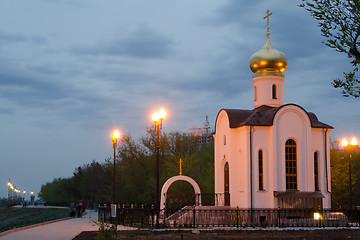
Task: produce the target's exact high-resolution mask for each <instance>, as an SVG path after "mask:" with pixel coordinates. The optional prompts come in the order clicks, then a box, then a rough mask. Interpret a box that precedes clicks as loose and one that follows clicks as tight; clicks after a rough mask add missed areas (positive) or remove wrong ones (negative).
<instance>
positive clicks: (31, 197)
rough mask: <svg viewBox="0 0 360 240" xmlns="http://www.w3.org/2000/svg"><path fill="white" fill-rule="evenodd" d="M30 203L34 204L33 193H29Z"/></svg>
mask: <svg viewBox="0 0 360 240" xmlns="http://www.w3.org/2000/svg"><path fill="white" fill-rule="evenodd" d="M30 202H31V203H34V202H35V196H34V191H31V192H30Z"/></svg>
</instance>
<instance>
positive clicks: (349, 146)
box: [341, 137, 359, 209]
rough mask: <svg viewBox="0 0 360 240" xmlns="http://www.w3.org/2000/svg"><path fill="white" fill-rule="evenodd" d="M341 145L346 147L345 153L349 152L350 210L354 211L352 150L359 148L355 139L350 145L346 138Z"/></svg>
mask: <svg viewBox="0 0 360 240" xmlns="http://www.w3.org/2000/svg"><path fill="white" fill-rule="evenodd" d="M341 145H342V146H343V147H344V151H345V150H346V149H348V150H349V208H351V209H352V198H353V196H352V181H351V149H353V148H357V147H359V145H358V143H357V140H356V139H355V138H354V137H353V138H352V139H351V141H350V144H349V143H348V141H347V140H346V139H345V138H344V139H343V140H342V142H341Z"/></svg>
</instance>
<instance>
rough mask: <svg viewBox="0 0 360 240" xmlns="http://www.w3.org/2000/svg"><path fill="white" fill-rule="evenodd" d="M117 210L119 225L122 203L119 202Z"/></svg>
mask: <svg viewBox="0 0 360 240" xmlns="http://www.w3.org/2000/svg"><path fill="white" fill-rule="evenodd" d="M116 211H117V213H116V214H117V215H116V217H117V225H119V224H120V213H121V204H118V207H117V209H116Z"/></svg>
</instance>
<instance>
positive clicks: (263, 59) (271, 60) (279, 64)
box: [249, 34, 287, 73]
mask: <svg viewBox="0 0 360 240" xmlns="http://www.w3.org/2000/svg"><path fill="white" fill-rule="evenodd" d="M249 65H250V69H251V71H252V72H254V73H259V72H262V73H266V72H277V73H282V72H284V71H285V69H286V67H287V58H286V56H285V54H283V53H282V52H280V51H278V50H276V49H275V48H274V47H273V46H272V45H271V43H270V39H269V34H267V37H266V43H265V45H264V47H263V48H262V49H261V50H259V51H257V52H256V53H254V54H253V55H252V56H251V57H250V60H249Z"/></svg>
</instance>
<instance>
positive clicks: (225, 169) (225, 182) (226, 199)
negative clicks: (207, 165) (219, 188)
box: [224, 162, 230, 206]
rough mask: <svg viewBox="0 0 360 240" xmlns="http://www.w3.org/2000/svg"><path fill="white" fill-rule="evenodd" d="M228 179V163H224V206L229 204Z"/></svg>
mask: <svg viewBox="0 0 360 240" xmlns="http://www.w3.org/2000/svg"><path fill="white" fill-rule="evenodd" d="M229 184H230V180H229V163H228V162H226V163H225V167H224V194H225V196H224V197H225V206H230V187H229Z"/></svg>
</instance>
